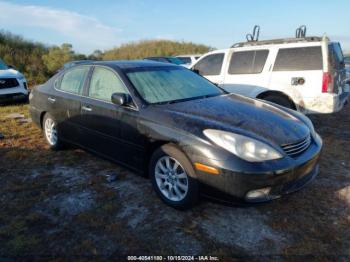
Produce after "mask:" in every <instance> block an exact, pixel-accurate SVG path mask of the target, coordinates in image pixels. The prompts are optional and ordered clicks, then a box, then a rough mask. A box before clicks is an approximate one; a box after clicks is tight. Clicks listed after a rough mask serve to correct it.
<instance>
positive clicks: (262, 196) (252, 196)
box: [245, 187, 271, 201]
mask: <svg viewBox="0 0 350 262" xmlns="http://www.w3.org/2000/svg"><path fill="white" fill-rule="evenodd" d="M270 190H271V187H265V188H260V189H255V190H251V191H249V192H248V193H247V194H246V196H245V198H246V200H247V201H266V200H269V199H270V197H269V193H270Z"/></svg>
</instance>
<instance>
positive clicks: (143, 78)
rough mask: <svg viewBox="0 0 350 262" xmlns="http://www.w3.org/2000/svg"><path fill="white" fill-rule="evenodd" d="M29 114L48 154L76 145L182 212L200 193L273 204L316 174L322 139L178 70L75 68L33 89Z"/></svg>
mask: <svg viewBox="0 0 350 262" xmlns="http://www.w3.org/2000/svg"><path fill="white" fill-rule="evenodd" d="M30 112H31V116H32V119H33V120H34V122H35V123H36V124H37V125H38V126H39V127H41V128H42V129H43V133H44V136H45V139H46V140H47V143H48V144H49V146H50V147H51V148H52V149H54V150H57V149H60V148H62V147H64V146H66V145H71V144H73V145H75V146H78V147H81V148H83V149H85V150H87V151H90V152H93V153H95V154H98V155H100V156H102V157H104V158H107V159H109V160H112V161H115V162H117V163H119V164H122V165H124V166H126V167H128V168H131V169H133V170H135V171H137V172H140V173H143V174H147V175H148V176H149V177H150V179H151V181H152V185H153V187H154V190H155V191H156V192H157V194H158V195H159V197H160V198H161V199H162V200H163V201H164V202H165V203H166V204H168V205H170V206H172V207H175V208H179V209H185V208H189V207H191V206H193V205H194V204H196V203H197V201H198V200H199V196H200V193H203V194H206V195H208V196H210V197H216V198H217V197H219V198H220V199H221V200H228V201H232V200H237V199H239V200H243V201H244V202H264V201H269V200H272V199H275V198H278V197H280V196H282V195H284V194H287V193H291V192H294V191H296V190H298V189H300V188H301V187H303V186H305V185H306V184H307V183H308V182H310V181H312V180H313V178H315V176H316V175H317V173H318V159H319V155H320V151H321V148H322V140H321V138H320V137H319V136H318V134H317V133H316V132H315V130H314V128H313V125H312V123H311V121H310V120H309V119H308V118H307V117H305V116H303V115H301V114H300V113H298V112H295V111H292V110H288V109H286V108H283V107H280V106H278V105H275V104H269V103H267V102H263V101H260V100H255V99H250V98H247V97H243V96H239V95H235V94H229V93H227V92H225V91H223V90H222V89H220V88H218V87H217V86H216V85H214V84H212V83H211V82H209V81H208V80H206V79H205V78H203V77H201V76H199V75H197V74H196V73H194V72H192V71H190V70H188V69H185V68H183V67H181V66H177V65H171V64H165V63H157V62H152V61H103V62H90V63H85V64H83V65H76V66H73V67H71V68H69V69H67V70H63V71H61V72H59V73H58V74H56V75H55V76H53V77H52V78H51V79H50V80H49V81H48V82H47V83H45V84H44V85H41V86H38V87H36V88H34V90H33V92H31V95H30Z"/></svg>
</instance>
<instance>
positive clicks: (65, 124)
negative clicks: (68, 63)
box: [46, 66, 91, 144]
mask: <svg viewBox="0 0 350 262" xmlns="http://www.w3.org/2000/svg"><path fill="white" fill-rule="evenodd" d="M90 69H91V67H90V66H77V67H73V68H71V69H69V70H67V71H65V72H64V73H63V75H62V76H60V77H59V78H57V79H56V80H55V82H54V83H53V84H54V90H53V92H52V93H50V94H49V95H48V96H47V97H46V99H47V105H48V110H47V111H48V112H50V114H52V116H53V117H54V118H55V120H56V121H57V123H58V126H57V129H58V132H59V133H60V136H62V137H63V138H64V139H66V140H69V141H71V142H73V143H77V144H80V138H81V130H80V121H79V118H80V108H81V107H80V106H81V99H82V93H83V89H84V85H85V84H86V81H87V76H88V73H89V70H90Z"/></svg>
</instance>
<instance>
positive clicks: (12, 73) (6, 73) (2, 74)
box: [0, 69, 22, 78]
mask: <svg viewBox="0 0 350 262" xmlns="http://www.w3.org/2000/svg"><path fill="white" fill-rule="evenodd" d="M21 75H22V74H21V73H20V72H18V71H17V70H14V69H6V70H0V78H17V77H19V76H21Z"/></svg>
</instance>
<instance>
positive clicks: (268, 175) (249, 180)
mask: <svg viewBox="0 0 350 262" xmlns="http://www.w3.org/2000/svg"><path fill="white" fill-rule="evenodd" d="M321 148H322V141H321V139H320V138H319V137H316V138H314V140H313V143H312V144H311V145H310V147H309V148H308V150H306V151H305V152H304V153H303V154H301V155H300V156H298V157H296V158H294V159H292V158H290V157H286V158H283V159H280V160H274V161H267V162H265V163H250V164H249V165H246V166H244V165H240V164H239V163H238V162H237V161H232V159H227V160H225V161H223V162H221V161H213V160H209V159H207V161H206V162H204V164H207V165H209V166H213V167H215V168H217V169H219V170H220V173H219V174H218V175H213V174H208V173H205V172H202V171H198V170H197V171H196V174H197V179H198V181H199V182H200V183H201V187H202V192H203V193H204V194H205V195H208V196H210V197H213V198H219V199H220V200H226V201H229V202H232V201H237V200H240V201H242V200H243V201H244V202H264V201H269V200H272V199H275V198H279V197H280V196H282V195H285V194H289V193H292V192H295V191H297V190H299V189H301V188H302V187H304V186H306V185H307V184H308V183H309V182H311V181H312V180H313V179H314V178H315V177H316V175H317V174H318V170H319V166H318V160H319V157H320V155H321ZM197 161H200V160H199V159H197ZM203 161H204V159H202V163H203ZM237 169H238V170H237ZM263 188H269V193H268V195H267V196H266V197H264V198H262V199H261V198H260V199H259V198H257V199H248V198H247V194H248V192H250V191H252V190H258V189H263Z"/></svg>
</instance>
